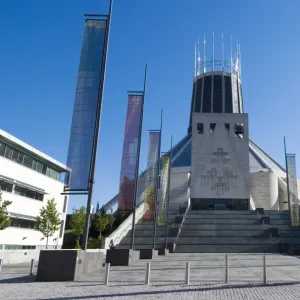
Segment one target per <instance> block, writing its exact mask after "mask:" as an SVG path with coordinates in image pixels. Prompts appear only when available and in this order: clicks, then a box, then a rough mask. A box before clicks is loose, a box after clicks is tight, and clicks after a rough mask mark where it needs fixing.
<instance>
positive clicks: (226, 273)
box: [225, 254, 229, 283]
mask: <svg viewBox="0 0 300 300" xmlns="http://www.w3.org/2000/svg"><path fill="white" fill-rule="evenodd" d="M225 283H229V269H228V255H227V254H226V255H225Z"/></svg>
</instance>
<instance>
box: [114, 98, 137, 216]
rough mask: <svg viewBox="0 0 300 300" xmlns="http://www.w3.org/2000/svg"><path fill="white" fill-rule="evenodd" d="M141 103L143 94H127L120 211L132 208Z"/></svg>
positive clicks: (119, 201)
mask: <svg viewBox="0 0 300 300" xmlns="http://www.w3.org/2000/svg"><path fill="white" fill-rule="evenodd" d="M142 104H143V95H129V96H128V106H127V116H126V124H125V134H124V142H123V154H122V163H121V175H120V188H119V198H118V204H119V206H118V209H119V210H120V211H132V210H133V203H134V189H135V179H136V177H137V176H138V174H137V172H136V165H137V155H138V153H137V152H138V144H139V141H140V126H141V122H142V120H141V114H142Z"/></svg>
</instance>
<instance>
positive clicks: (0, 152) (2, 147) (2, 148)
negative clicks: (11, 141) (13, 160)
mask: <svg viewBox="0 0 300 300" xmlns="http://www.w3.org/2000/svg"><path fill="white" fill-rule="evenodd" d="M4 153H5V145H4V144H3V143H0V155H1V156H4Z"/></svg>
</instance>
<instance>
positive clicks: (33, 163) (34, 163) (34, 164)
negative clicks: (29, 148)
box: [32, 159, 37, 170]
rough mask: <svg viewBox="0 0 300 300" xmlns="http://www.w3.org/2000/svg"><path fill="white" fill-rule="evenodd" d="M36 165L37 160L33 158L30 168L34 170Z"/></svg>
mask: <svg viewBox="0 0 300 300" xmlns="http://www.w3.org/2000/svg"><path fill="white" fill-rule="evenodd" d="M36 165H37V161H36V160H34V159H33V162H32V169H33V170H36Z"/></svg>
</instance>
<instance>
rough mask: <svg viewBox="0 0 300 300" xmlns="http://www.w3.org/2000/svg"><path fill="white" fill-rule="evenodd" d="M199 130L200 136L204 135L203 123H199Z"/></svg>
mask: <svg viewBox="0 0 300 300" xmlns="http://www.w3.org/2000/svg"><path fill="white" fill-rule="evenodd" d="M197 130H198V133H199V134H203V132H204V124H203V123H197Z"/></svg>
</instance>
